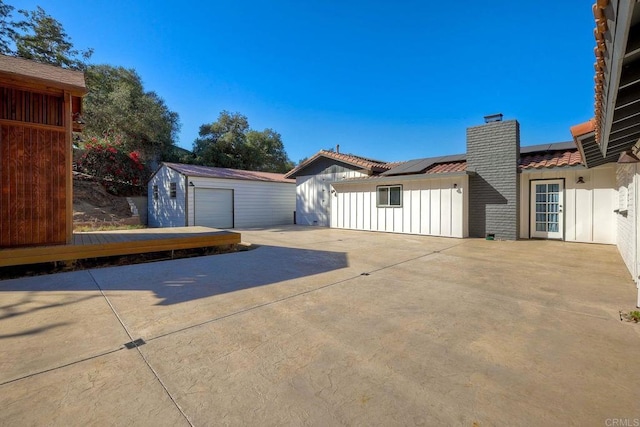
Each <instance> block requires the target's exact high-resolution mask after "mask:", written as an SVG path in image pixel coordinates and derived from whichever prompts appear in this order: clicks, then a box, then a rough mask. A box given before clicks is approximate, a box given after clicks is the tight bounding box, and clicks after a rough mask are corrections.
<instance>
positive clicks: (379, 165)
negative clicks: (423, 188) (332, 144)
mask: <svg viewBox="0 0 640 427" xmlns="http://www.w3.org/2000/svg"><path fill="white" fill-rule="evenodd" d="M320 157H325V158H328V159H333V160H337V161H339V162H343V163H347V164H350V165H353V166H357V167H361V168H362V169H366V170H369V171H372V172H382V171H385V170H389V169H391V168H392V167H393V166H394V165H397V164H398V163H399V162H396V163H387V162H383V161H381V160H374V159H368V158H366V157H361V156H356V155H355V154H343V153H336V152H335V151H329V150H320V151H318V152H317V153H316V154H314V155H313V156H312V157H310V158H308V159H307V160H305V161H304V162H302V163H300V164H299V165H298V166H296V167H295V168H293V169H292V170H290V171H289V172H287V173H286V174H285V177H286V178H289V177H293V176H295V174H296V173H297V172H299V171H301V170H302V169H304V168H306V167H307V166H309V165H310V164H311V163H313V162H314V161H315V160H317V159H318V158H320Z"/></svg>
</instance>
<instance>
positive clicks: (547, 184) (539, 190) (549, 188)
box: [530, 179, 564, 239]
mask: <svg viewBox="0 0 640 427" xmlns="http://www.w3.org/2000/svg"><path fill="white" fill-rule="evenodd" d="M530 194H531V196H530V197H531V215H530V216H531V237H537V238H542V239H563V238H564V230H563V224H564V218H563V216H562V211H563V208H562V206H563V204H564V181H563V180H561V179H545V180H541V181H531V193H530Z"/></svg>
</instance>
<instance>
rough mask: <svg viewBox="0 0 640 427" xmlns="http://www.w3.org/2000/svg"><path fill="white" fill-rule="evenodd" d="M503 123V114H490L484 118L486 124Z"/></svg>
mask: <svg viewBox="0 0 640 427" xmlns="http://www.w3.org/2000/svg"><path fill="white" fill-rule="evenodd" d="M501 121H502V113H498V114H489V115H488V116H484V122H485V123H493V122H501Z"/></svg>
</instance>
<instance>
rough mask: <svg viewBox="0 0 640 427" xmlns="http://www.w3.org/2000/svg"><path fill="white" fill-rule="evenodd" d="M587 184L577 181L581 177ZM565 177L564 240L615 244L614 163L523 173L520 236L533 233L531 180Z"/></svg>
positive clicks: (523, 236)
mask: <svg viewBox="0 0 640 427" xmlns="http://www.w3.org/2000/svg"><path fill="white" fill-rule="evenodd" d="M580 176H581V177H583V179H584V181H585V182H584V184H577V183H576V181H577V180H578V177H580ZM539 179H564V207H563V209H564V211H563V214H564V240H566V241H570V242H585V243H606V244H616V237H617V235H618V227H617V226H616V220H617V218H616V213H615V212H614V210H615V209H617V203H618V191H617V186H616V170H615V165H603V166H599V167H597V168H593V169H585V168H582V167H580V168H548V169H541V170H535V171H524V172H523V173H522V174H521V175H520V238H522V239H528V238H529V236H530V235H529V232H530V202H531V201H530V195H529V193H530V181H532V180H539Z"/></svg>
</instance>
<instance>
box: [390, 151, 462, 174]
mask: <svg viewBox="0 0 640 427" xmlns="http://www.w3.org/2000/svg"><path fill="white" fill-rule="evenodd" d="M466 158H467V156H466V155H465V154H454V155H451V156H440V157H427V158H424V159H414V160H409V161H408V162H404V163H402V164H400V165H398V166H396V167H394V168H391V169H389V170H388V171H386V172H383V173H382V174H381V175H383V176H394V175H410V174H417V173H422V172H424V171H426V170H427V169H429V168H430V167H431V166H433V165H435V164H437V163H449V162H461V161H463V160H466Z"/></svg>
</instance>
